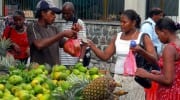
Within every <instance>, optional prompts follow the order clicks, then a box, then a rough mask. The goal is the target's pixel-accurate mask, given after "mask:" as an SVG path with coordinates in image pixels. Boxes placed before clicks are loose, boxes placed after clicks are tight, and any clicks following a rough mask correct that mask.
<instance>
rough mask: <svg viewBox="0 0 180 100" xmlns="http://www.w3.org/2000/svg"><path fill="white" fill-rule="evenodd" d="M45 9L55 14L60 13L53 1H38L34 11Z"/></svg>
mask: <svg viewBox="0 0 180 100" xmlns="http://www.w3.org/2000/svg"><path fill="white" fill-rule="evenodd" d="M47 9H50V10H52V11H53V12H55V13H56V14H60V13H61V10H60V9H59V8H58V7H56V5H55V4H54V2H53V0H40V1H39V2H38V4H37V6H36V10H37V11H41V10H47Z"/></svg>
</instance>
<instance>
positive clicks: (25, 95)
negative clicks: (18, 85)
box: [18, 90, 31, 100]
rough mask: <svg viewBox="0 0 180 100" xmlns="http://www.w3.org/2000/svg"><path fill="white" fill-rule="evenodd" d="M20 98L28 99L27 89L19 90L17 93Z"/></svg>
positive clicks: (21, 99) (22, 99)
mask: <svg viewBox="0 0 180 100" xmlns="http://www.w3.org/2000/svg"><path fill="white" fill-rule="evenodd" d="M18 97H19V99H20V100H29V99H30V98H31V96H30V94H29V92H28V91H25V90H21V91H20V92H19V95H18Z"/></svg>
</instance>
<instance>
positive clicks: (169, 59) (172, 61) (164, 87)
mask: <svg viewBox="0 0 180 100" xmlns="http://www.w3.org/2000/svg"><path fill="white" fill-rule="evenodd" d="M178 29H180V25H178V24H176V23H175V22H174V21H173V20H171V19H170V18H163V19H160V20H159V21H158V22H157V23H156V33H157V35H158V38H159V39H160V41H161V42H162V43H164V44H166V45H165V47H164V49H163V52H162V56H161V57H160V59H159V66H160V68H161V71H160V72H158V71H152V72H151V73H149V72H147V71H145V70H144V69H141V68H139V69H137V72H136V75H138V76H140V77H144V78H149V79H151V80H153V81H155V82H157V83H159V87H158V90H157V98H158V100H180V87H179V86H180V44H179V43H180V39H179V38H178V36H177V35H176V31H177V30H178Z"/></svg>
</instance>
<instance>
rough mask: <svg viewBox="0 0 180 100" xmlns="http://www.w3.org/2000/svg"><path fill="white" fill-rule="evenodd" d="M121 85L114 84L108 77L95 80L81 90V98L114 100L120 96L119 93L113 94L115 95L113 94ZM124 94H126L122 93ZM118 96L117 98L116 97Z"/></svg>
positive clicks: (87, 99) (86, 99)
mask: <svg viewBox="0 0 180 100" xmlns="http://www.w3.org/2000/svg"><path fill="white" fill-rule="evenodd" d="M120 86H121V85H120V84H118V83H116V82H115V81H114V80H113V78H111V77H109V76H103V77H99V78H97V79H95V80H94V81H92V82H91V83H90V84H88V85H87V86H86V87H85V88H84V89H83V92H82V94H83V97H84V100H109V99H112V98H113V99H114V98H115V97H118V96H120V95H122V90H121V94H120V92H115V93H116V94H113V93H114V92H113V91H114V90H115V88H116V87H120ZM123 93H124V94H125V93H127V92H123ZM116 95H118V96H116Z"/></svg>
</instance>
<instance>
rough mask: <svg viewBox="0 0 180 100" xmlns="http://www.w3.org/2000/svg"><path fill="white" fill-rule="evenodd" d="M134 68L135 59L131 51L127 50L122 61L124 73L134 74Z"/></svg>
mask: <svg viewBox="0 0 180 100" xmlns="http://www.w3.org/2000/svg"><path fill="white" fill-rule="evenodd" d="M136 69H137V67H136V59H135V57H134V54H133V53H132V51H131V50H129V53H128V55H127V57H126V59H125V62H124V75H135V72H136Z"/></svg>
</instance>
